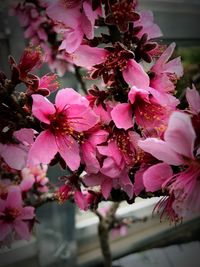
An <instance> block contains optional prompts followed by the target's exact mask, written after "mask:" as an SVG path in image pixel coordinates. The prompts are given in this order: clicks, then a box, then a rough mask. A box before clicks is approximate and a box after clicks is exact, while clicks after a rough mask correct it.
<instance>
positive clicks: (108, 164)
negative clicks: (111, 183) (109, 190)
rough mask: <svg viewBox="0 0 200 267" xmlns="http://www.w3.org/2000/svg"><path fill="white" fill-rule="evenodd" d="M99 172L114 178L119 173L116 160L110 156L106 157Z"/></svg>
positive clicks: (119, 169)
mask: <svg viewBox="0 0 200 267" xmlns="http://www.w3.org/2000/svg"><path fill="white" fill-rule="evenodd" d="M120 167H122V166H120ZM101 173H103V174H104V175H106V176H109V177H110V178H116V177H118V176H119V174H120V173H121V168H119V166H117V164H116V162H115V161H114V160H113V159H112V158H106V159H105V160H104V162H103V166H102V168H101Z"/></svg>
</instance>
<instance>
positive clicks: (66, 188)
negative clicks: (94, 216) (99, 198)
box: [55, 174, 89, 210]
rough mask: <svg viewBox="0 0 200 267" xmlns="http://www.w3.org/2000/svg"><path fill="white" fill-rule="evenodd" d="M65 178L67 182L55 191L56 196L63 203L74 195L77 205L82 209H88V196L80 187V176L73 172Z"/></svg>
mask: <svg viewBox="0 0 200 267" xmlns="http://www.w3.org/2000/svg"><path fill="white" fill-rule="evenodd" d="M63 178H65V180H66V182H65V184H64V185H62V186H61V187H60V188H59V189H58V190H57V191H56V192H55V198H56V199H57V200H58V201H59V202H60V203H63V202H64V201H66V200H68V199H70V198H71V197H72V196H73V199H74V201H75V203H76V205H77V206H78V207H79V208H80V209H81V210H87V209H88V208H89V203H88V199H87V196H86V195H85V194H84V192H82V191H81V189H80V184H79V177H78V176H77V175H76V174H72V175H71V176H66V177H63Z"/></svg>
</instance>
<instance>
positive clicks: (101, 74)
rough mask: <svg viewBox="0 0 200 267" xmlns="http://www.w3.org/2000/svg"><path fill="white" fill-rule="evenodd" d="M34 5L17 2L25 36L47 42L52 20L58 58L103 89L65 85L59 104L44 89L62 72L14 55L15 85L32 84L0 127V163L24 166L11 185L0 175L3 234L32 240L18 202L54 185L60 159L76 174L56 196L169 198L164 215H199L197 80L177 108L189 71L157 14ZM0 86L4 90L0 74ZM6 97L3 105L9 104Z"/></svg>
mask: <svg viewBox="0 0 200 267" xmlns="http://www.w3.org/2000/svg"><path fill="white" fill-rule="evenodd" d="M36 2H37V4H35V5H33V4H29V3H28V1H27V3H26V1H25V3H24V5H23V8H25V10H26V12H24V10H23V9H22V6H21V5H18V6H17V7H16V8H15V10H17V12H18V14H19V15H20V17H21V21H22V23H23V26H25V27H27V31H26V36H27V34H29V35H30V36H28V37H31V38H32V35H34V40H35V38H36V35H37V42H36V43H37V44H38V40H40V41H39V43H40V44H41V40H42V42H43V43H44V44H46V41H47V39H48V37H49V36H47V35H46V32H45V30H44V29H45V28H43V26H42V25H43V23H49V21H50V22H51V25H52V29H53V30H54V32H56V33H57V34H58V35H59V36H60V38H61V39H60V45H59V47H58V48H57V55H58V54H59V53H62V55H64V58H65V62H66V63H67V62H70V64H74V66H77V67H82V68H84V69H85V70H86V71H87V77H88V79H90V80H93V81H94V82H96V83H97V84H98V87H97V85H93V86H91V87H90V88H89V90H88V94H87V95H86V96H81V95H80V94H79V93H78V92H77V91H76V90H74V89H73V88H64V89H61V90H59V91H58V92H57V94H56V97H55V104H53V103H51V102H50V101H49V100H48V98H47V96H48V95H49V94H50V93H51V92H52V91H53V90H56V89H58V83H57V81H56V75H55V74H48V75H45V76H43V77H42V78H39V77H37V76H36V75H34V74H32V73H30V72H31V71H32V70H33V69H34V68H38V66H39V65H40V64H39V63H40V62H41V53H40V52H39V51H38V49H36V51H34V50H33V49H32V48H29V49H26V50H25V52H24V54H23V56H22V58H21V60H20V63H19V64H17V63H16V62H15V60H14V59H13V58H10V64H11V71H12V75H11V83H12V84H14V85H15V84H18V83H20V82H22V83H24V84H25V85H26V88H27V89H26V92H25V93H23V97H22V96H21V98H18V100H19V101H18V102H17V103H18V104H19V106H20V108H21V109H22V110H21V111H20V109H16V112H19V113H20V116H22V117H23V116H24V117H23V118H24V120H22V119H19V121H18V122H16V121H13V120H12V118H9V120H8V122H7V121H5V120H3V127H2V128H1V134H0V142H1V143H0V156H1V161H2V162H4V163H5V164H7V165H8V166H9V167H10V168H12V169H15V170H18V172H20V175H19V174H18V175H19V176H20V179H18V180H17V185H16V186H14V189H13V181H10V182H7V180H6V179H3V180H2V184H3V186H2V188H4V189H2V190H3V191H2V193H1V195H0V197H1V202H0V212H1V213H0V223H1V225H3V227H4V228H2V229H4V230H1V231H3V232H4V233H6V234H4V235H3V237H1V240H3V239H4V237H5V236H7V234H8V233H10V231H11V229H12V230H13V231H15V232H16V233H17V234H18V235H20V236H21V237H25V238H26V237H27V233H28V232H27V231H28V230H27V225H28V223H29V221H30V220H33V218H34V214H33V210H32V209H31V207H26V204H25V202H24V204H23V202H22V201H25V200H26V197H27V195H28V194H27V192H29V191H30V190H33V192H39V193H40V194H42V193H45V192H47V191H48V187H47V184H48V178H46V168H47V167H46V166H47V165H48V164H51V165H53V164H55V163H60V165H61V166H62V167H63V168H64V169H67V170H68V171H70V172H71V174H70V175H66V176H64V177H62V181H64V184H62V186H61V187H60V188H59V189H58V190H57V191H56V192H55V195H54V196H55V198H56V199H57V200H59V201H60V202H63V201H65V200H67V199H71V200H74V201H75V202H76V204H77V205H78V206H79V208H81V209H83V210H87V209H89V208H94V207H97V206H98V203H99V202H100V201H102V200H114V201H121V200H127V202H128V203H132V202H134V199H135V198H136V197H137V196H141V197H149V196H163V198H162V199H161V200H160V202H159V203H158V204H157V206H156V210H158V211H159V212H160V213H161V215H162V216H167V217H168V218H169V219H170V220H172V221H175V222H178V221H179V220H181V219H182V218H184V217H187V216H190V215H191V214H199V212H200V182H199V177H200V161H199V158H200V127H199V125H200V123H199V122H200V95H199V93H198V91H197V90H196V88H195V86H194V85H193V88H192V89H190V88H188V89H187V90H186V99H187V102H188V107H186V108H185V109H184V110H183V109H182V110H181V109H180V108H179V107H178V105H179V103H180V102H179V99H178V98H177V97H176V96H175V89H176V83H177V81H178V80H179V79H180V77H181V76H182V75H183V68H182V65H181V61H180V57H178V58H174V59H171V56H172V54H173V52H174V49H175V44H174V43H172V44H170V45H169V46H168V47H167V46H164V45H162V44H160V43H159V40H158V38H159V37H161V36H162V33H161V30H160V29H159V27H158V26H157V25H156V24H155V23H154V20H153V14H152V13H151V12H150V11H140V10H139V7H138V4H137V1H135V0H132V1H130V0H122V1H117V0H112V1H111V0H99V1H92V0H82V1H81V0H79V1H78V0H70V1H64V0H56V1H36ZM27 5H28V9H27ZM38 6H42V8H43V9H42V12H44V14H45V22H44V21H43V19H41V18H40V17H39V16H38V13H37V8H38ZM36 7H37V8H36ZM20 12H21V13H20ZM33 21H34V22H33ZM101 26H103V27H104V28H105V27H107V29H108V33H107V34H105V33H104V32H105V31H104V32H103V31H101V29H102V27H101ZM34 27H36V29H37V30H36V32H35V31H34V29H35V28H34ZM38 27H39V28H38ZM40 28H41V30H40ZM97 29H98V35H96V30H97ZM34 42H35V41H34ZM1 87H2V88H5V90H6V83H5V77H4V76H3V75H1ZM13 94H14V92H13V91H11V95H13ZM22 99H23V101H22ZM2 103H3V104H4V109H5V106H9V105H11V104H12V103H11V104H10V102H6V101H5V100H3V101H2ZM15 104H16V103H15ZM6 112H7V111H6V110H5V113H6ZM6 114H7V113H6ZM13 124H14V126H13ZM11 125H12V127H11ZM21 125H24V126H23V127H22V126H21ZM7 132H8V133H9V138H7V139H6V138H5V133H7ZM14 154H15V158H14V157H13V155H14ZM16 158H17V159H16ZM9 171H10V172H11V173H12V171H11V169H10V170H9ZM9 171H8V172H9ZM14 172H15V171H14ZM10 183H12V186H10ZM16 187H17V189H16ZM10 188H11V189H10ZM34 190H36V191H34ZM19 192H23V194H22V196H25V197H21V195H20V193H19ZM24 192H25V194H24ZM12 199H18V201H14V202H15V203H14V202H12ZM16 203H17V204H16ZM25 214H26V215H25ZM22 224H23V226H22ZM19 225H21V226H19ZM25 225H26V227H25ZM23 227H24V228H23ZM25 228H26V230H24V235H22V232H23V231H22V229H25ZM25 233H26V234H25Z"/></svg>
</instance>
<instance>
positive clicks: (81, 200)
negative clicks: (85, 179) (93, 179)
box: [74, 190, 88, 210]
mask: <svg viewBox="0 0 200 267" xmlns="http://www.w3.org/2000/svg"><path fill="white" fill-rule="evenodd" d="M74 200H75V202H76V205H77V206H78V207H79V208H80V209H81V210H87V209H88V204H87V200H86V198H85V197H84V195H83V193H82V192H81V191H78V190H77V191H76V192H75V193H74Z"/></svg>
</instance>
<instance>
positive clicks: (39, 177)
mask: <svg viewBox="0 0 200 267" xmlns="http://www.w3.org/2000/svg"><path fill="white" fill-rule="evenodd" d="M46 172H47V165H38V166H34V167H32V168H27V167H26V168H24V169H22V171H21V177H22V181H21V183H20V188H21V190H22V191H25V192H27V191H28V190H30V189H31V188H32V187H33V185H34V186H35V188H37V190H38V191H39V192H47V191H48V187H47V186H46V185H47V183H48V182H49V179H48V178H47V177H46Z"/></svg>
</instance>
